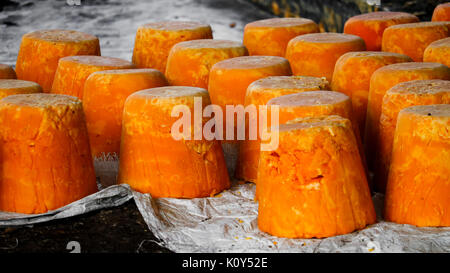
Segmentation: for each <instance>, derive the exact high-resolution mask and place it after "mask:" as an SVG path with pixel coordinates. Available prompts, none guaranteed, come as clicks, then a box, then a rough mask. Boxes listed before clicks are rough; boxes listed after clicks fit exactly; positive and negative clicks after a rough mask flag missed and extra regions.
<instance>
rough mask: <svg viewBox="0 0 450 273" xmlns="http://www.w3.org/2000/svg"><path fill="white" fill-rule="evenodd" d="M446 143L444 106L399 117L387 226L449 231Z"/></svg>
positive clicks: (448, 128)
mask: <svg viewBox="0 0 450 273" xmlns="http://www.w3.org/2000/svg"><path fill="white" fill-rule="evenodd" d="M449 139H450V105H449V104H439V105H426V106H412V107H408V108H405V109H403V110H402V111H400V113H399V115H398V121H397V127H396V130H395V138H394V148H393V150H392V163H391V169H390V172H389V180H388V184H387V189H386V198H385V212H384V217H385V219H386V220H387V221H392V222H396V223H400V224H410V225H416V226H433V227H434V226H446V227H448V226H450V198H449V196H450V164H449V162H450V141H449Z"/></svg>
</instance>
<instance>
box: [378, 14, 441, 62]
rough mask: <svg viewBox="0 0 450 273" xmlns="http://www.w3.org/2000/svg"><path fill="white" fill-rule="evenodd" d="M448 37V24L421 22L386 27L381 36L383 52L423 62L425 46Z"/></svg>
mask: <svg viewBox="0 0 450 273" xmlns="http://www.w3.org/2000/svg"><path fill="white" fill-rule="evenodd" d="M449 35H450V22H421V23H411V24H402V25H396V26H392V27H388V28H387V29H386V30H385V31H384V34H383V45H382V48H383V51H387V52H395V53H400V54H405V55H408V56H409V57H411V58H412V59H413V60H414V61H415V62H422V61H423V53H424V51H425V49H426V48H427V46H428V45H429V44H431V43H432V42H434V41H436V40H440V39H443V38H447V37H449Z"/></svg>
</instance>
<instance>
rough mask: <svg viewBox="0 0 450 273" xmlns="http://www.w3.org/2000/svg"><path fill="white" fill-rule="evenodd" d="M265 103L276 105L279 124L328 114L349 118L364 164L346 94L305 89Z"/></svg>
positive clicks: (355, 122)
mask: <svg viewBox="0 0 450 273" xmlns="http://www.w3.org/2000/svg"><path fill="white" fill-rule="evenodd" d="M267 105H268V106H271V105H277V106H278V107H279V124H284V123H287V122H288V121H291V120H295V119H297V118H306V117H320V116H330V115H338V116H341V117H343V118H347V119H349V120H350V121H351V123H352V128H353V132H354V134H355V139H356V142H357V146H358V150H359V153H360V156H361V159H362V161H363V164H364V165H365V164H366V157H365V155H364V149H363V145H362V142H361V136H360V135H359V129H358V123H357V121H356V119H355V115H353V111H352V103H351V100H350V97H348V96H347V95H345V94H342V93H339V92H334V91H307V92H302V93H296V94H290V95H285V96H281V97H278V98H274V99H271V100H269V101H268V102H267ZM269 115H270V109H269Z"/></svg>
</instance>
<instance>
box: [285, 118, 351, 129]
mask: <svg viewBox="0 0 450 273" xmlns="http://www.w3.org/2000/svg"><path fill="white" fill-rule="evenodd" d="M335 126H340V127H349V126H350V121H349V120H348V119H346V118H343V117H341V116H338V115H330V116H322V117H305V118H296V119H294V120H291V121H289V122H287V123H284V124H280V125H279V127H278V131H279V132H288V131H296V130H305V129H311V128H317V127H335Z"/></svg>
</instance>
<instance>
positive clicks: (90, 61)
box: [60, 55, 133, 67]
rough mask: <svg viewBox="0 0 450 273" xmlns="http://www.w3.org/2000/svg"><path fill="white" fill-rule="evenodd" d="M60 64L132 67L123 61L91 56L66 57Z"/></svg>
mask: <svg viewBox="0 0 450 273" xmlns="http://www.w3.org/2000/svg"><path fill="white" fill-rule="evenodd" d="M60 61H62V62H73V63H78V64H81V65H89V66H111V67H132V66H133V65H132V64H131V63H130V62H129V61H126V60H124V59H119V58H114V57H105V56H93V55H81V56H68V57H64V58H61V59H60Z"/></svg>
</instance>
